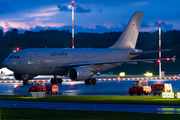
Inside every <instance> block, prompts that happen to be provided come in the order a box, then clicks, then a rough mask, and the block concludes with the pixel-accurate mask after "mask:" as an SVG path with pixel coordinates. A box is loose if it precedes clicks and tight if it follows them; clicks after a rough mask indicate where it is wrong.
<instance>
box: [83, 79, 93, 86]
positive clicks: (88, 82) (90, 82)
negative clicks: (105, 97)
mask: <svg viewBox="0 0 180 120" xmlns="http://www.w3.org/2000/svg"><path fill="white" fill-rule="evenodd" d="M84 82H85V84H86V85H88V84H89V85H91V84H94V85H95V84H96V78H89V79H87V80H85V81H84Z"/></svg>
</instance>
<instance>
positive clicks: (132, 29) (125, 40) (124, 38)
mask: <svg viewBox="0 0 180 120" xmlns="http://www.w3.org/2000/svg"><path fill="white" fill-rule="evenodd" d="M143 14H144V12H135V13H134V15H133V16H132V18H131V20H130V21H129V23H128V25H127V26H126V28H125V29H124V31H123V33H122V34H121V36H120V37H119V39H118V40H117V41H116V43H115V44H114V45H112V46H111V47H109V48H114V49H115V48H133V49H134V48H135V46H136V41H137V38H138V34H139V28H140V25H141V21H142V17H143Z"/></svg>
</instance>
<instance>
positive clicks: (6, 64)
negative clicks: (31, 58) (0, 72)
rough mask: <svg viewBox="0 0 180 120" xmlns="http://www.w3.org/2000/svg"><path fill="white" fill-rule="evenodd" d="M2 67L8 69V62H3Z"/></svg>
mask: <svg viewBox="0 0 180 120" xmlns="http://www.w3.org/2000/svg"><path fill="white" fill-rule="evenodd" d="M3 65H4V67H6V68H8V67H9V61H8V60H4V62H3Z"/></svg>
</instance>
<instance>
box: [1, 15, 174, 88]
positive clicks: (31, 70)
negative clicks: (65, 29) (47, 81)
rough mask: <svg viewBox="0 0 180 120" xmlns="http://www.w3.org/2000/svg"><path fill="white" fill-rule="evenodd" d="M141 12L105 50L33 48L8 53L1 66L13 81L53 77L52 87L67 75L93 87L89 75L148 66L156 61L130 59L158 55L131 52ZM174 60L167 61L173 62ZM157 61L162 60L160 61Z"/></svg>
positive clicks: (92, 81) (136, 51) (25, 81)
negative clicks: (121, 67) (139, 64)
mask: <svg viewBox="0 0 180 120" xmlns="http://www.w3.org/2000/svg"><path fill="white" fill-rule="evenodd" d="M143 14H144V12H135V13H134V15H133V17H132V18H131V20H130V21H129V23H128V25H127V26H126V28H125V30H124V31H123V33H122V34H121V36H120V37H119V39H118V40H117V42H116V43H114V44H113V45H112V46H111V47H109V48H106V49H99V48H96V49H80V48H75V49H69V48H65V49H62V48H36V49H35V48H33V49H24V50H20V51H17V52H14V53H12V54H10V55H9V56H8V57H7V58H6V60H5V61H4V63H3V64H4V66H5V67H7V68H8V69H10V70H12V71H13V72H14V77H15V78H16V79H17V80H23V84H24V85H27V84H28V83H29V82H28V80H30V79H33V78H34V77H35V76H38V75H54V78H51V83H52V84H54V83H55V84H58V83H62V79H61V78H58V77H57V76H62V75H68V76H69V77H70V79H72V80H76V81H78V80H84V81H85V84H96V79H95V78H93V75H94V74H96V73H97V72H101V71H105V70H108V69H112V68H115V67H117V66H119V65H121V64H122V63H131V64H134V63H136V62H138V61H142V62H147V63H152V62H153V61H154V60H158V59H137V60H131V59H132V58H134V57H136V56H138V55H140V54H145V53H152V52H159V51H158V50H155V51H145V52H143V51H142V50H140V49H135V46H136V41H137V37H138V34H139V29H140V24H141V21H142V17H143ZM174 59H175V58H174V57H173V58H170V60H174ZM161 60H166V59H165V58H161Z"/></svg>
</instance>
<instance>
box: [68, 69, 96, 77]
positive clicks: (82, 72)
mask: <svg viewBox="0 0 180 120" xmlns="http://www.w3.org/2000/svg"><path fill="white" fill-rule="evenodd" d="M68 74H69V77H70V78H71V79H72V80H87V79H89V78H90V77H91V76H93V75H94V73H93V72H92V71H90V70H89V69H87V68H85V67H73V68H71V69H70V70H69V73H68Z"/></svg>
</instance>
